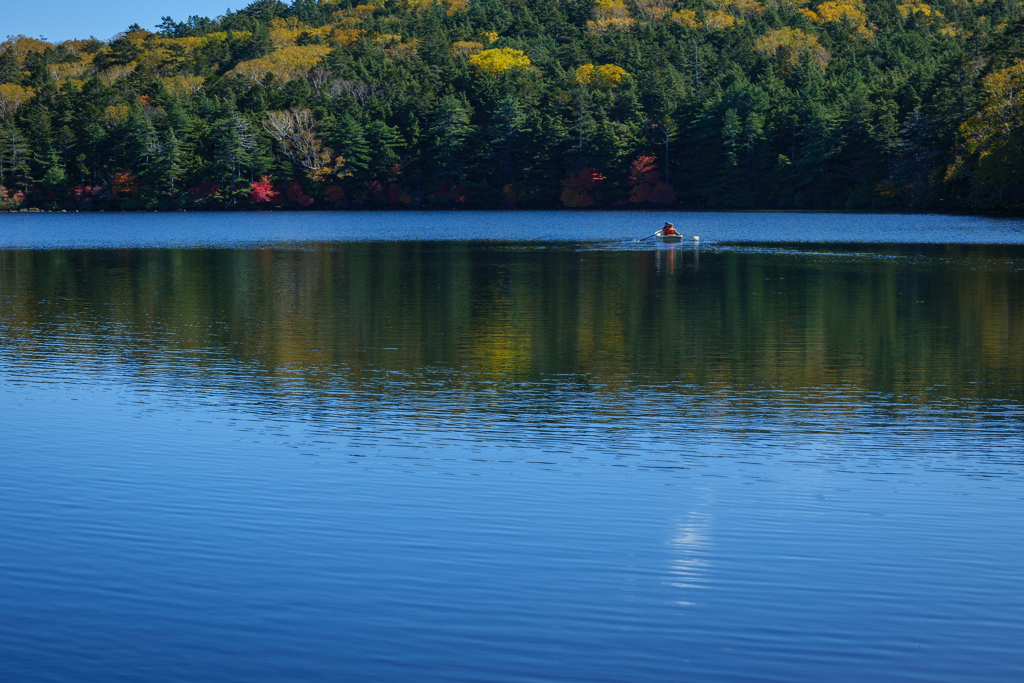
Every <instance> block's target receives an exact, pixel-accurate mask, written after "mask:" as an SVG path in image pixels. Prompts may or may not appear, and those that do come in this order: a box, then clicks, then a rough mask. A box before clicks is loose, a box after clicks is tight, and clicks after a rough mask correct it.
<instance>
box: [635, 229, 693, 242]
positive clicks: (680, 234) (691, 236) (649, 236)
mask: <svg viewBox="0 0 1024 683" xmlns="http://www.w3.org/2000/svg"><path fill="white" fill-rule="evenodd" d="M660 234H661V230H659V231H658V232H656V233H654V234H653V235H648V236H647V237H645V238H643V239H642V240H639V241H640V242H643V241H644V240H649V239H651V238H652V237H657V236H658V235H660ZM676 234H677V235H679V236H680V237H689V238H690V239H692V240H693V241H694V242H700V237H698V236H697V235H684V234H683V233H681V232H677V233H676Z"/></svg>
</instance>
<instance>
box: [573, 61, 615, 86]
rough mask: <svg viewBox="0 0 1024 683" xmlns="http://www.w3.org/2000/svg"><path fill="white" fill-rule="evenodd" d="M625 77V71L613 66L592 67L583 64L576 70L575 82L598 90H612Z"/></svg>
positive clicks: (591, 65)
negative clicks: (592, 86) (593, 86)
mask: <svg viewBox="0 0 1024 683" xmlns="http://www.w3.org/2000/svg"><path fill="white" fill-rule="evenodd" d="M625 76H626V70H625V69H623V68H622V67H621V66H616V65H614V64H603V65H601V66H594V65H593V64H584V65H583V66H581V67H580V68H578V69H576V82H577V83H582V84H584V85H595V86H597V87H599V88H614V87H615V86H617V85H618V84H619V83H621V82H622V79H623V78H624V77H625Z"/></svg>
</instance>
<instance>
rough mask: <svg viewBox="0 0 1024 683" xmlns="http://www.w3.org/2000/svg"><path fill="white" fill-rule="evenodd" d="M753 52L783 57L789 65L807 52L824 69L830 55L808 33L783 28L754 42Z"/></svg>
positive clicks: (768, 33) (787, 27)
mask: <svg viewBox="0 0 1024 683" xmlns="http://www.w3.org/2000/svg"><path fill="white" fill-rule="evenodd" d="M754 51H755V52H760V53H762V54H770V55H778V54H781V55H783V56H785V58H786V61H788V62H789V63H790V64H796V63H797V62H799V61H800V55H801V54H803V53H804V52H809V53H810V54H811V58H812V59H813V60H814V61H815V62H816V63H817V64H818V66H820V67H821V68H822V69H824V68H825V67H826V66H828V62H829V60H830V59H831V58H832V55H830V54H829V53H828V50H826V49H825V48H824V46H822V44H821V43H819V42H818V39H817V38H815V37H814V36H812V35H811V34H810V33H805V32H803V31H801V30H800V29H798V28H792V27H791V26H783V27H782V28H778V29H772V30H771V31H768V32H767V33H765V34H764V35H762V36H758V37H757V39H756V40H755V41H754Z"/></svg>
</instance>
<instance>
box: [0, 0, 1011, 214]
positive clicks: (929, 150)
mask: <svg viewBox="0 0 1024 683" xmlns="http://www.w3.org/2000/svg"><path fill="white" fill-rule="evenodd" d="M362 1H363V2H366V4H357V1H355V0H294V2H292V3H291V4H285V3H283V2H279V1H278V0H258V1H257V2H254V3H253V4H251V5H249V6H248V7H246V8H245V9H242V10H238V11H235V12H230V13H228V14H226V15H224V16H219V17H215V18H205V17H194V16H193V17H189V18H187V19H186V20H184V21H180V22H179V21H175V20H174V19H172V18H171V17H164V19H163V21H162V22H161V23H160V24H159V26H157V27H156V30H155V31H149V30H146V29H143V28H141V27H139V26H138V25H135V24H133V25H131V26H129V27H128V29H127V30H126V31H125V32H124V33H122V34H120V35H118V36H117V37H116V38H115V39H113V40H111V41H109V42H103V41H99V40H96V39H91V38H90V39H84V40H71V41H65V42H63V43H57V44H51V43H47V42H45V41H43V40H37V39H34V38H27V37H24V36H13V37H9V38H8V39H7V40H6V41H5V42H3V43H2V44H0V208H3V209H19V208H30V207H39V208H44V209H79V210H84V209H124V210H132V209H180V208H197V209H198V208H203V209H206V208H274V207H288V208H304V207H310V208H317V207H319V208H347V207H360V206H364V207H385V206H394V207H402V206H410V207H429V206H437V207H454V206H465V207H478V208H492V207H493V208H498V207H504V208H512V207H525V208H531V207H536V208H550V207H561V206H565V207H603V208H613V207H648V206H673V207H679V208H821V209H832V208H847V209H861V208H864V209H870V208H877V209H929V210H936V209H937V210H975V211H977V210H1021V209H1024V143H1022V140H1024V130H1022V128H1024V3H1021V2H1019V1H1014V0H970V1H967V0H939V1H938V2H936V3H935V4H925V3H921V2H903V3H898V2H885V1H883V0H825V1H824V2H816V1H815V0H764V1H763V2H762V1H759V0H441V1H438V0H373V1H372V2H367V0H362Z"/></svg>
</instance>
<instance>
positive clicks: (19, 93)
mask: <svg viewBox="0 0 1024 683" xmlns="http://www.w3.org/2000/svg"><path fill="white" fill-rule="evenodd" d="M35 94H36V91H35V90H33V89H32V88H24V87H22V86H20V85H15V84H14V83H0V119H3V118H7V115H8V114H13V113H14V112H16V111H17V110H18V108H19V107H20V106H21V105H23V104H24V103H25V102H28V101H29V100H30V99H32V98H33V97H34V96H35Z"/></svg>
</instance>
